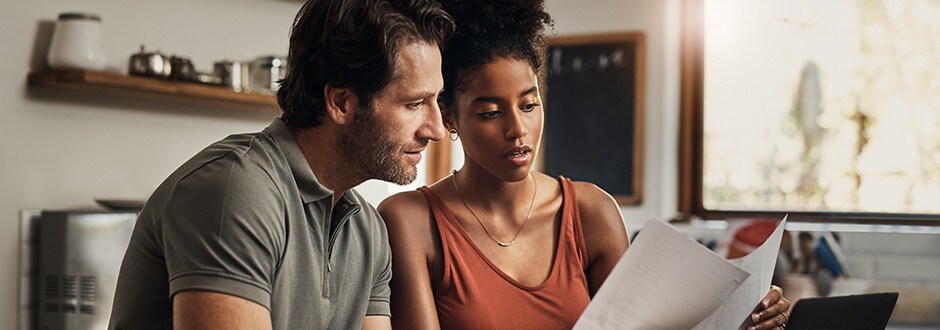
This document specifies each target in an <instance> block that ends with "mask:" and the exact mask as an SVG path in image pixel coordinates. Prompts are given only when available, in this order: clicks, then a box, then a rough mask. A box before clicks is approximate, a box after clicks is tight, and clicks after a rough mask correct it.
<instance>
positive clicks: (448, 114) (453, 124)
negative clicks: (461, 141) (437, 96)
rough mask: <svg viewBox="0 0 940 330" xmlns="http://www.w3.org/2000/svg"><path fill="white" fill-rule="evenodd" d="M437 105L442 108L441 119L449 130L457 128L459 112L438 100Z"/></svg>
mask: <svg viewBox="0 0 940 330" xmlns="http://www.w3.org/2000/svg"><path fill="white" fill-rule="evenodd" d="M437 106H438V107H439V108H440V109H441V121H443V122H444V128H445V129H447V130H450V129H452V128H457V114H456V113H455V112H454V111H455V109H453V108H451V107H448V106H447V105H445V104H444V103H441V102H438V103H437Z"/></svg>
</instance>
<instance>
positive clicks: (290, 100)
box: [277, 0, 454, 128]
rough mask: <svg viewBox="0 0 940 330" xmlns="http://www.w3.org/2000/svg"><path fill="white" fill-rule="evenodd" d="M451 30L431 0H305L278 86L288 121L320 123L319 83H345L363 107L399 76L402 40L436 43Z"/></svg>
mask: <svg viewBox="0 0 940 330" xmlns="http://www.w3.org/2000/svg"><path fill="white" fill-rule="evenodd" d="M453 31H454V22H453V19H451V17H450V15H448V14H447V13H446V12H444V10H443V9H441V6H440V5H439V4H438V3H437V2H436V1H430V0H308V1H307V2H306V3H305V4H304V5H303V7H301V9H300V12H298V13H297V17H296V18H295V19H294V25H293V28H292V31H291V36H290V50H289V51H288V56H287V75H286V76H285V77H284V79H283V80H282V81H281V86H280V88H279V89H278V91H277V101H278V104H279V105H280V107H281V110H283V111H284V114H283V115H282V116H281V119H283V120H284V122H285V123H287V125H288V126H290V127H295V128H307V127H316V126H319V125H320V123H321V122H322V121H323V116H324V115H325V114H326V103H325V101H324V95H323V89H324V87H325V86H327V85H330V86H334V87H341V88H349V89H350V90H352V91H353V92H355V93H356V95H357V96H358V97H359V101H360V104H361V106H362V107H363V109H369V108H371V105H372V101H373V100H374V99H375V97H376V95H377V94H378V93H379V92H380V91H382V89H384V88H385V87H386V86H387V85H388V84H389V83H390V82H391V81H392V80H394V79H395V78H396V77H397V76H398V74H399V73H398V72H397V67H398V65H397V61H396V59H397V55H398V52H399V50H400V49H401V48H402V46H405V45H408V44H410V43H412V42H422V43H427V44H430V45H437V46H438V47H441V46H442V45H443V44H444V42H445V41H446V40H447V38H448V37H449V36H450V35H451V34H452V33H453Z"/></svg>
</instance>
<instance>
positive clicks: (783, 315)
mask: <svg viewBox="0 0 940 330" xmlns="http://www.w3.org/2000/svg"><path fill="white" fill-rule="evenodd" d="M789 309H790V301H789V300H787V298H786V297H784V296H783V289H781V288H780V287H779V286H776V285H771V286H770V292H767V295H766V296H764V299H762V300H761V301H760V304H758V305H757V307H756V308H754V313H753V314H751V325H748V326H747V329H748V330H758V329H781V330H782V329H784V328H786V327H787V321H788V320H789V318H790V317H789V316H788V315H787V310H789Z"/></svg>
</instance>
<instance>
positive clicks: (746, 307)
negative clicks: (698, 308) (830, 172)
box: [695, 216, 787, 330]
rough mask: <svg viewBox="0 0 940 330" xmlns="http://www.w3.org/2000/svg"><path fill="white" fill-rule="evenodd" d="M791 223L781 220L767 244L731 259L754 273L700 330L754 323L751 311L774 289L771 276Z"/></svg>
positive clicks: (734, 327)
mask: <svg viewBox="0 0 940 330" xmlns="http://www.w3.org/2000/svg"><path fill="white" fill-rule="evenodd" d="M786 224H787V217H786V216H784V217H783V220H781V221H780V223H778V224H777V229H775V230H774V232H773V233H772V234H770V237H768V238H767V240H765V241H764V244H761V246H759V247H757V249H755V250H754V251H752V252H751V253H750V254H748V255H746V256H743V257H740V258H737V259H731V260H730V261H731V263H733V264H735V265H737V266H738V267H741V269H744V270H745V271H747V272H748V273H750V274H751V276H749V277H748V278H747V280H745V281H744V283H741V286H739V287H738V289H737V290H735V291H734V293H732V294H731V297H729V298H728V301H726V302H725V303H724V304H722V305H721V306H720V307H718V309H717V310H715V312H714V313H712V315H711V316H709V317H708V318H707V319H705V321H702V323H699V325H698V326H696V327H695V329H696V330H699V329H701V330H711V329H744V326H746V325H748V324H750V322H749V321H748V320H749V318H750V316H751V312H753V311H754V308H755V307H757V304H758V303H760V300H761V298H763V297H764V295H766V294H767V292H768V291H770V280H771V279H772V278H773V276H774V267H775V266H776V265H777V252H778V251H780V240H781V239H783V228H784V227H785V226H786Z"/></svg>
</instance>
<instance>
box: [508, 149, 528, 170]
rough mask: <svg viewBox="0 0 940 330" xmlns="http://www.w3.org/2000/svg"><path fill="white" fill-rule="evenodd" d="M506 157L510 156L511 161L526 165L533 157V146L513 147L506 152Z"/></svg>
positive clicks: (518, 164)
mask: <svg viewBox="0 0 940 330" xmlns="http://www.w3.org/2000/svg"><path fill="white" fill-rule="evenodd" d="M506 157H507V158H509V161H511V162H512V163H513V165H515V166H525V165H526V164H528V163H529V160H530V159H531V158H532V148H530V147H529V146H521V147H515V148H512V149H510V150H509V152H507V153H506Z"/></svg>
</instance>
